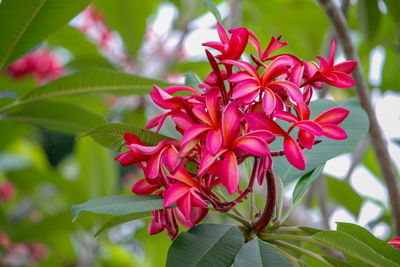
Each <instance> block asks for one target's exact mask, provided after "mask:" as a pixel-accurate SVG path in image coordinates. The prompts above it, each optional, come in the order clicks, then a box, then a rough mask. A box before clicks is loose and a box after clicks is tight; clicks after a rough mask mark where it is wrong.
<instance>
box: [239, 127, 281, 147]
mask: <svg viewBox="0 0 400 267" xmlns="http://www.w3.org/2000/svg"><path fill="white" fill-rule="evenodd" d="M243 136H255V137H258V138H260V139H261V140H263V141H265V142H266V143H267V144H270V143H272V142H273V141H274V140H275V138H276V137H275V135H273V134H272V133H271V132H270V131H267V130H256V131H251V132H249V133H247V134H245V135H243Z"/></svg>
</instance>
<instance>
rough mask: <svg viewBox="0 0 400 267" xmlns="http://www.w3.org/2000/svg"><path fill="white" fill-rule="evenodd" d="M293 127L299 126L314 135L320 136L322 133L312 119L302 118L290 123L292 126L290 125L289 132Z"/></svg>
mask: <svg viewBox="0 0 400 267" xmlns="http://www.w3.org/2000/svg"><path fill="white" fill-rule="evenodd" d="M293 127H299V128H301V129H304V130H306V131H307V132H309V133H311V134H313V135H316V136H321V135H322V133H323V130H322V127H321V126H320V125H319V124H318V123H316V122H314V121H308V120H304V121H299V122H296V123H295V124H293V125H292V127H290V130H289V132H290V131H291V129H292V128H293Z"/></svg>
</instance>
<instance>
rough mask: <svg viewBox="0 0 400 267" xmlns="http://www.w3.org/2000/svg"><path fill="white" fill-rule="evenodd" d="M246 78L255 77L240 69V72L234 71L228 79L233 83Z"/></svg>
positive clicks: (251, 78)
mask: <svg viewBox="0 0 400 267" xmlns="http://www.w3.org/2000/svg"><path fill="white" fill-rule="evenodd" d="M245 80H254V77H252V76H250V75H249V74H248V73H247V72H245V71H240V72H237V73H234V74H233V75H232V76H231V77H229V79H228V81H229V82H231V83H238V82H242V81H245Z"/></svg>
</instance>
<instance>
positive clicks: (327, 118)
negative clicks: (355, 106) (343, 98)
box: [314, 107, 350, 124]
mask: <svg viewBox="0 0 400 267" xmlns="http://www.w3.org/2000/svg"><path fill="white" fill-rule="evenodd" d="M349 113H350V111H349V110H347V109H345V108H341V107H335V108H331V109H328V110H326V111H324V112H323V113H321V114H320V115H319V116H318V117H316V118H315V119H314V121H315V122H316V123H319V124H325V123H328V124H339V123H341V122H342V121H344V119H346V117H347V115H349Z"/></svg>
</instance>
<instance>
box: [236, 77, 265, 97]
mask: <svg viewBox="0 0 400 267" xmlns="http://www.w3.org/2000/svg"><path fill="white" fill-rule="evenodd" d="M259 88H260V85H259V84H258V83H257V82H256V81H255V80H246V81H243V82H241V83H239V84H238V85H236V86H235V87H234V88H233V93H232V99H238V98H241V97H243V96H246V95H248V94H251V93H253V92H254V91H258V89H259Z"/></svg>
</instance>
